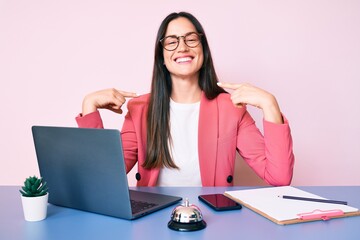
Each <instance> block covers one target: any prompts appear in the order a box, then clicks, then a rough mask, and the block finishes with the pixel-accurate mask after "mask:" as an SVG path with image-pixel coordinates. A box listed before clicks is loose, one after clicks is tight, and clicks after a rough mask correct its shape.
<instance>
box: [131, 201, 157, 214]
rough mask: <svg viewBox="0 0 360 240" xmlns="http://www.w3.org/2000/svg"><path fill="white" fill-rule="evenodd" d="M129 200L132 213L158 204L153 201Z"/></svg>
mask: <svg viewBox="0 0 360 240" xmlns="http://www.w3.org/2000/svg"><path fill="white" fill-rule="evenodd" d="M130 202H131V210H132V213H133V214H135V213H138V212H141V211H144V210H146V209H149V208H152V207H154V206H157V205H158V204H155V203H149V202H142V201H135V200H132V199H131V200H130Z"/></svg>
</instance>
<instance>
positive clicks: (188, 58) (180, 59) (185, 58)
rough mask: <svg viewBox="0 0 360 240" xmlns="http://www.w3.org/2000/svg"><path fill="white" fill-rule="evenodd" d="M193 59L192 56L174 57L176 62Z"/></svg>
mask: <svg viewBox="0 0 360 240" xmlns="http://www.w3.org/2000/svg"><path fill="white" fill-rule="evenodd" d="M192 60H193V58H192V57H179V58H176V59H175V62H176V63H185V62H191V61H192Z"/></svg>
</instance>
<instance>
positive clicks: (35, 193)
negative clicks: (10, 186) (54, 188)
mask: <svg viewBox="0 0 360 240" xmlns="http://www.w3.org/2000/svg"><path fill="white" fill-rule="evenodd" d="M19 191H20V193H21V194H22V195H23V196H24V197H39V196H43V195H46V193H47V192H48V188H47V186H46V182H45V181H43V179H42V178H37V177H36V176H33V177H28V178H26V180H25V182H24V186H23V187H22V190H19Z"/></svg>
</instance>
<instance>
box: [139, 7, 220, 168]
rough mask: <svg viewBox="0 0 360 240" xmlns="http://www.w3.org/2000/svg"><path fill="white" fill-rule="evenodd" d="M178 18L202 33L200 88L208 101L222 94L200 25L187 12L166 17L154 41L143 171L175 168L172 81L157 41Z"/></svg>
mask: <svg viewBox="0 0 360 240" xmlns="http://www.w3.org/2000/svg"><path fill="white" fill-rule="evenodd" d="M179 17H184V18H187V19H188V20H189V21H190V22H192V24H193V25H194V26H195V28H196V31H197V32H198V33H201V34H202V37H201V45H202V48H203V53H204V62H203V65H202V67H201V69H200V73H199V86H200V89H201V90H202V91H203V92H204V93H205V96H206V98H208V99H209V100H211V99H214V98H216V97H217V96H218V95H219V94H220V93H223V92H225V91H224V90H223V89H222V88H220V87H219V86H218V85H217V81H218V78H217V76H216V72H215V68H214V64H213V60H212V57H211V52H210V48H209V45H208V42H207V39H206V35H205V31H204V29H203V27H202V26H201V24H200V22H199V21H198V20H197V19H196V18H195V17H194V16H193V15H191V14H190V13H187V12H179V13H171V14H169V15H168V16H167V17H166V18H165V19H164V20H163V21H162V23H161V25H160V28H159V31H158V33H157V36H156V42H155V57H154V68H153V76H152V82H151V93H150V102H149V110H148V115H147V148H146V159H145V163H144V164H143V167H144V168H146V169H150V168H157V167H168V168H178V167H177V166H176V164H175V163H174V161H173V159H172V157H171V153H170V149H169V140H170V139H171V135H170V120H169V119H170V95H171V90H172V82H171V77H170V73H169V71H168V70H167V68H166V66H165V65H164V55H163V51H164V50H163V47H162V46H161V43H160V39H162V38H163V37H164V36H165V32H166V29H167V26H168V25H169V23H170V22H171V21H172V20H174V19H177V18H179Z"/></svg>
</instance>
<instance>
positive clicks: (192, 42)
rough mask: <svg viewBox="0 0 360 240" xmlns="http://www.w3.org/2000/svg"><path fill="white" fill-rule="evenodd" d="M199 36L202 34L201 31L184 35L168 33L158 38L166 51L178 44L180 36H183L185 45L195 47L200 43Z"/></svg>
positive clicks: (171, 49)
mask: <svg viewBox="0 0 360 240" xmlns="http://www.w3.org/2000/svg"><path fill="white" fill-rule="evenodd" d="M201 36H202V34H201V33H196V32H189V33H187V34H185V35H184V36H176V35H170V36H167V37H164V38H162V39H161V40H160V43H161V45H162V46H163V48H164V49H166V50H168V51H174V50H175V49H177V47H178V46H179V43H180V38H183V39H184V43H185V44H186V46H188V47H190V48H195V47H197V46H198V45H199V44H200V41H201Z"/></svg>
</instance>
